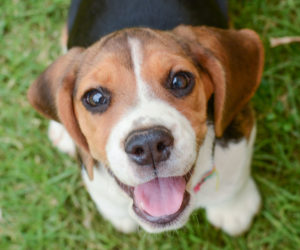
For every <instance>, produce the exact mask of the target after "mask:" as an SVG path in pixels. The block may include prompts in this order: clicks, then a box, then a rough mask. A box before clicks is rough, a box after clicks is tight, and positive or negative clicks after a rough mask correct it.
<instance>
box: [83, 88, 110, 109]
mask: <svg viewBox="0 0 300 250" xmlns="http://www.w3.org/2000/svg"><path fill="white" fill-rule="evenodd" d="M110 100H111V94H110V92H109V91H108V90H107V89H105V88H97V89H91V90H89V91H87V92H86V93H85V94H84V95H83V97H82V103H83V105H84V106H85V107H86V109H87V110H89V111H91V112H92V113H102V112H104V111H105V110H106V109H107V108H108V106H109V104H110Z"/></svg>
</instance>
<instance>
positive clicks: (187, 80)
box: [166, 71, 195, 98]
mask: <svg viewBox="0 0 300 250" xmlns="http://www.w3.org/2000/svg"><path fill="white" fill-rule="evenodd" d="M168 79H169V80H168V83H167V85H166V88H167V89H169V90H170V92H171V93H172V94H173V95H174V96H176V97H178V98H180V97H183V96H186V95H188V94H189V93H190V92H191V91H192V89H193V87H194V85H195V81H194V77H193V75H192V74H191V73H189V72H185V71H179V72H177V73H175V74H172V73H171V74H170V76H169V78H168Z"/></svg>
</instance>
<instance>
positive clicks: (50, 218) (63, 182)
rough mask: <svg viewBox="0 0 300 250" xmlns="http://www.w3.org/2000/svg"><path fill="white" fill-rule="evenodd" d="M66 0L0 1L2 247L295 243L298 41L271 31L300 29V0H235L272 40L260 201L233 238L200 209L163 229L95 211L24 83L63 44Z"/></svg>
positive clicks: (258, 162) (260, 105) (263, 98)
mask: <svg viewBox="0 0 300 250" xmlns="http://www.w3.org/2000/svg"><path fill="white" fill-rule="evenodd" d="M68 3H69V1H68V0H63V1H62V0H26V1H24V0H23V1H22V0H1V3H0V65H1V68H0V209H1V211H2V213H0V249H34V250H35V249H137V248H138V249H172V250H175V249H299V247H300V163H299V162H300V152H299V148H300V115H299V110H298V109H299V107H300V74H299V72H300V44H299V43H298V44H289V45H283V46H280V47H276V48H270V45H269V39H270V38H271V37H277V36H294V35H300V14H299V12H300V0H272V1H271V0H270V1H266V0H251V1H250V0H249V1H240V0H231V1H230V6H231V8H230V13H231V16H232V23H233V24H234V26H235V27H236V28H244V27H247V28H252V29H254V30H256V31H257V32H258V33H259V34H260V36H261V38H262V40H263V42H264V45H265V48H266V63H265V71H264V75H263V79H262V84H261V86H260V88H259V90H258V92H257V94H256V96H255V98H254V99H253V105H254V107H255V109H256V110H257V123H258V135H257V141H256V146H255V153H254V159H253V164H252V172H253V176H254V178H255V180H256V181H257V184H258V187H259V189H260V191H261V194H262V196H263V207H262V210H261V212H260V214H259V215H258V216H257V217H256V218H255V221H254V224H253V226H252V227H251V230H250V231H249V232H248V233H246V234H245V235H243V236H240V237H236V238H232V237H230V236H228V235H226V234H225V233H223V232H221V231H220V230H216V229H215V228H213V227H212V226H211V225H210V224H209V223H208V222H207V221H206V219H205V214H204V212H203V211H201V210H200V211H197V212H194V213H193V215H192V216H191V218H190V220H189V223H188V224H187V225H186V226H185V227H184V228H182V229H180V230H177V231H175V232H168V233H163V234H159V235H150V234H147V233H145V232H144V231H143V230H140V231H139V232H138V233H136V234H131V235H124V234H121V233H118V232H117V231H115V230H114V229H113V227H112V226H111V225H110V224H109V223H107V222H106V221H104V220H103V219H102V218H101V216H100V215H99V214H98V213H97V211H96V208H95V206H94V204H93V202H92V201H91V199H90V198H89V195H88V194H87V192H86V191H85V188H84V186H83V183H82V181H81V178H80V172H79V168H78V166H77V163H76V162H75V161H74V160H72V159H70V158H69V157H67V156H66V155H64V154H62V153H59V152H58V151H57V150H56V149H54V148H53V147H52V146H51V145H50V143H49V141H48V139H47V136H46V133H47V124H48V122H47V120H45V119H44V118H42V117H41V116H40V115H39V114H37V113H36V112H35V111H34V110H33V109H32V108H31V107H30V105H29V104H28V101H27V99H26V90H27V89H28V86H29V85H30V84H31V83H32V81H33V80H34V79H35V78H36V77H37V76H38V75H39V73H41V72H42V70H43V69H44V68H45V67H46V66H47V65H49V64H50V63H51V62H52V61H53V60H54V59H55V58H56V57H57V56H58V55H59V54H60V53H61V51H60V47H59V39H60V30H61V28H62V26H63V24H64V20H65V19H66V15H67V9H68ZM297 12H298V13H297Z"/></svg>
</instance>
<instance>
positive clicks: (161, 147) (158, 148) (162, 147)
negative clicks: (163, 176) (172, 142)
mask: <svg viewBox="0 0 300 250" xmlns="http://www.w3.org/2000/svg"><path fill="white" fill-rule="evenodd" d="M165 148H166V145H165V144H164V143H163V142H159V143H158V144H157V146H156V149H157V151H158V152H163V151H164V150H165Z"/></svg>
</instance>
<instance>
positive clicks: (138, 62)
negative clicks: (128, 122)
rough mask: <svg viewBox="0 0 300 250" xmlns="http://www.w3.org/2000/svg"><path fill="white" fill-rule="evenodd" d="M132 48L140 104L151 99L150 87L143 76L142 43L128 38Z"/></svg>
mask: <svg viewBox="0 0 300 250" xmlns="http://www.w3.org/2000/svg"><path fill="white" fill-rule="evenodd" d="M128 43H129V46H130V53H131V59H132V64H133V69H134V75H135V79H136V84H137V89H138V91H137V92H138V99H139V101H140V102H142V101H144V100H145V99H148V98H149V87H148V86H147V84H146V82H145V81H144V80H143V78H142V76H141V67H142V63H143V48H142V45H141V42H140V41H139V40H138V39H137V38H131V37H129V38H128Z"/></svg>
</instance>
